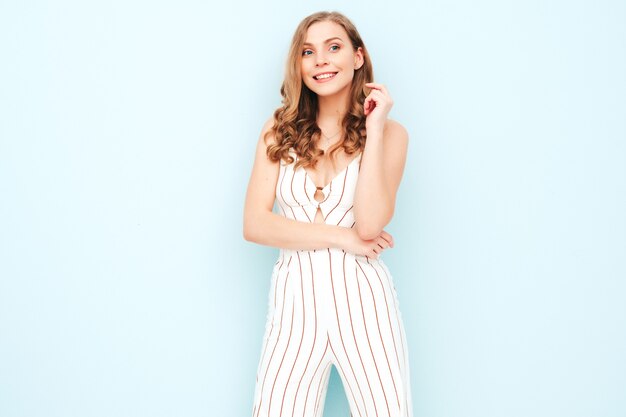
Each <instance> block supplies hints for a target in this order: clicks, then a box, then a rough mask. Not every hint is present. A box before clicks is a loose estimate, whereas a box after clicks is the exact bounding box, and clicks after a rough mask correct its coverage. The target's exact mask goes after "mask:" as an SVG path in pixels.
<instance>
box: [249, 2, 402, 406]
mask: <svg viewBox="0 0 626 417" xmlns="http://www.w3.org/2000/svg"><path fill="white" fill-rule="evenodd" d="M372 80H373V72H372V64H371V62H370V58H369V56H368V53H367V49H366V48H365V45H364V44H363V41H362V40H361V37H360V35H359V33H358V32H357V30H356V28H355V27H354V25H353V24H352V23H351V22H350V21H349V20H348V19H347V18H346V17H345V16H343V15H342V14H340V13H337V12H319V13H315V14H313V15H311V16H308V17H306V18H305V19H304V20H303V21H302V22H301V23H300V25H299V26H298V28H297V29H296V32H295V34H294V37H293V40H292V43H291V48H290V51H289V57H288V60H287V67H286V74H285V79H284V82H283V85H282V88H281V94H282V96H283V101H282V104H283V105H282V106H281V107H280V108H278V109H277V110H276V111H275V112H274V115H273V117H272V118H270V119H269V120H268V121H267V122H266V123H265V126H264V127H263V129H262V131H261V135H260V138H259V141H258V144H257V151H256V157H255V161H254V167H253V169H252V175H251V178H250V183H249V185H248V191H247V195H246V203H245V209H244V227H243V233H244V238H245V239H246V240H248V241H251V242H256V243H259V244H262V245H269V246H274V247H277V248H280V254H279V257H278V260H277V262H276V264H275V265H274V270H273V272H272V282H271V289H270V294H269V300H268V303H269V305H268V315H267V324H266V328H265V336H264V339H263V346H262V353H261V359H260V363H259V367H258V371H257V378H256V390H255V397H254V407H253V417H261V416H276V417H279V416H289V417H294V416H297V417H303V416H304V417H314V416H321V415H322V413H323V409H324V400H325V396H326V389H327V386H328V377H329V373H330V367H331V365H335V366H336V368H337V370H338V372H339V375H340V376H341V379H342V382H343V385H344V388H345V390H346V394H347V398H348V401H349V404H350V409H351V414H352V415H353V416H361V417H368V416H369V417H376V416H378V417H382V416H402V417H405V416H411V415H412V410H411V395H410V384H409V361H408V355H407V347H406V339H405V334H404V327H403V323H402V319H401V316H400V312H399V309H398V301H397V297H396V291H395V287H394V285H393V280H392V277H391V274H390V273H389V270H388V269H387V267H386V265H385V264H384V263H383V261H382V260H381V259H379V255H380V254H381V252H383V251H384V250H385V249H387V248H389V247H393V238H392V237H391V235H390V234H389V233H387V232H386V231H384V230H383V228H384V227H385V226H386V225H387V224H388V223H389V221H390V220H391V217H392V215H393V211H394V206H395V200H396V191H397V190H398V187H399V184H400V180H401V177H402V172H403V170H404V165H405V160H406V151H407V143H408V135H407V132H406V130H405V129H404V128H403V127H402V125H400V124H399V123H398V122H395V121H392V120H390V119H388V118H387V114H388V113H389V110H390V108H391V106H392V100H391V97H390V96H389V92H388V91H387V89H386V88H385V86H384V85H382V84H378V83H374V82H371V81H372ZM275 201H276V202H277V209H278V213H274V212H273V211H272V209H273V206H274V203H275Z"/></svg>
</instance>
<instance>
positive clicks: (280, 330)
mask: <svg viewBox="0 0 626 417" xmlns="http://www.w3.org/2000/svg"><path fill="white" fill-rule="evenodd" d="M291 259H292V258H291V257H290V258H289V262H288V263H287V275H286V276H285V285H284V289H283V306H282V308H281V311H280V323H279V325H278V337H277V338H276V343H275V344H274V349H272V354H271V355H270V359H269V362H268V363H267V366H266V368H265V375H264V376H263V384H262V385H261V396H260V401H259V408H257V410H256V411H257V417H258V415H259V411H260V410H261V404H262V403H263V390H264V389H265V379H266V378H267V371H268V370H269V369H270V366H271V365H272V358H273V357H274V352H276V347H277V346H278V341H279V340H280V334H281V333H282V331H283V326H282V323H283V314H284V311H285V296H286V294H287V278H289V272H290V271H289V264H291ZM274 302H275V301H274ZM272 322H273V321H272ZM272 330H273V328H272ZM270 336H271V332H270ZM268 340H269V337H268Z"/></svg>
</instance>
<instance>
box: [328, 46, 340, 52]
mask: <svg viewBox="0 0 626 417" xmlns="http://www.w3.org/2000/svg"><path fill="white" fill-rule="evenodd" d="M333 48H334V49H333ZM330 49H331V50H333V51H336V50H338V49H339V45H332V46H331V47H330Z"/></svg>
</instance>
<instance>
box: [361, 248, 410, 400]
mask: <svg viewBox="0 0 626 417" xmlns="http://www.w3.org/2000/svg"><path fill="white" fill-rule="evenodd" d="M368 261H369V260H368ZM356 264H357V265H358V266H359V268H360V269H361V272H363V275H364V276H365V281H366V282H367V285H368V286H369V287H370V293H371V294H372V301H373V302H374V313H376V325H377V327H378V336H379V337H380V344H381V345H382V347H383V351H384V352H385V359H386V360H387V367H388V368H389V374H390V376H391V382H393V389H394V391H395V392H396V400H397V401H398V408H400V397H399V396H398V388H397V387H396V380H395V378H394V377H393V372H392V371H391V365H390V364H389V355H388V354H387V348H386V347H385V342H384V341H383V334H382V332H381V331H380V321H379V320H378V307H377V306H376V299H375V297H374V290H372V284H370V279H369V277H368V276H367V274H366V273H365V271H364V270H363V267H362V266H361V264H360V263H359V261H356ZM384 291H385V290H384V288H383V293H384ZM361 305H363V304H362V303H361ZM366 332H367V330H366ZM392 339H393V333H392ZM368 341H369V339H368ZM394 343H395V342H394ZM370 347H371V345H370ZM376 370H378V367H376ZM378 377H379V378H380V374H379V376H378ZM381 385H382V381H381ZM386 397H387V396H385V398H386Z"/></svg>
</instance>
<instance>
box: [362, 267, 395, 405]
mask: <svg viewBox="0 0 626 417" xmlns="http://www.w3.org/2000/svg"><path fill="white" fill-rule="evenodd" d="M356 284H357V285H358V287H359V301H361V313H362V314H363V326H365V336H366V337H367V344H368V345H369V347H370V353H371V354H372V360H373V361H374V367H375V368H376V374H377V375H378V381H379V382H380V387H381V389H382V391H383V395H384V396H385V404H386V405H387V414H388V415H391V412H390V411H389V401H387V393H386V392H385V386H384V384H383V380H382V379H381V378H380V371H379V370H378V364H377V363H376V358H375V357H374V351H373V350H372V342H371V341H370V334H369V332H368V331H367V322H366V320H365V310H364V309H363V297H362V295H361V284H359V280H358V279H357V280H356ZM374 309H376V307H374ZM370 389H371V387H370ZM377 415H378V411H377Z"/></svg>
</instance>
